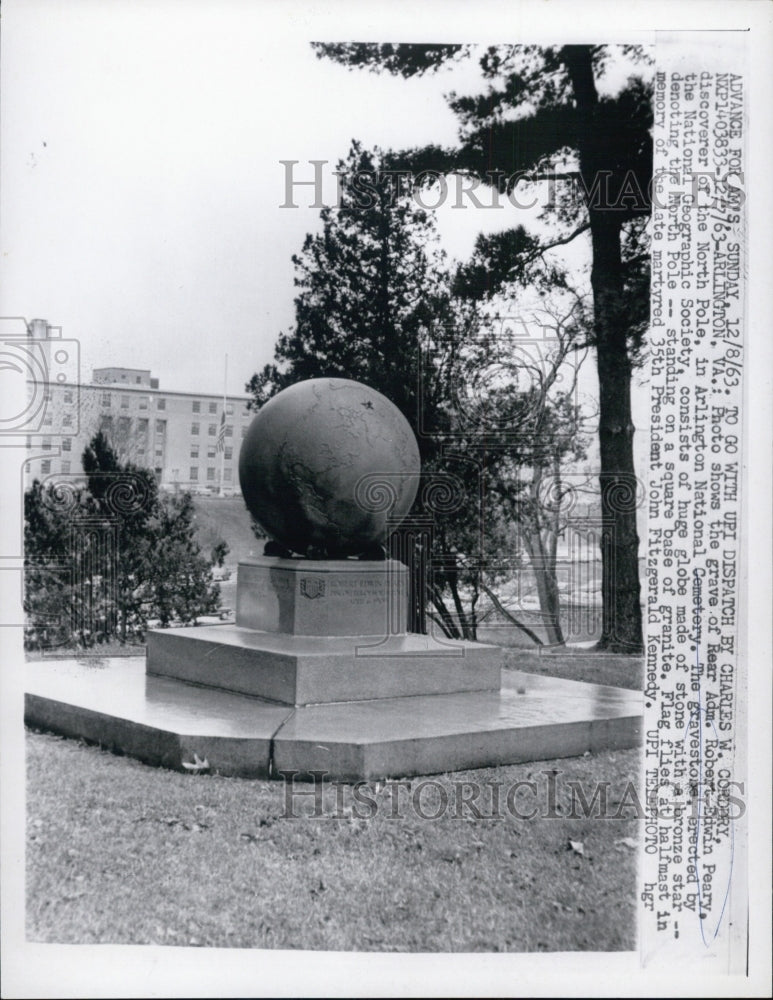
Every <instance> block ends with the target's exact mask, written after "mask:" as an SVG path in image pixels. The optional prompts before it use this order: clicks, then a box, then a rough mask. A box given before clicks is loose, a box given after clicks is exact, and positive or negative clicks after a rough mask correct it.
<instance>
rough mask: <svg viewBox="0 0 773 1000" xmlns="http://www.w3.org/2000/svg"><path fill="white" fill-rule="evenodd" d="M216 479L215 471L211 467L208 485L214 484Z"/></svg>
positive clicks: (208, 473)
mask: <svg viewBox="0 0 773 1000" xmlns="http://www.w3.org/2000/svg"><path fill="white" fill-rule="evenodd" d="M214 479H215V470H214V469H213V468H212V466H211V465H210V467H209V468H208V469H207V482H208V483H211V482H214Z"/></svg>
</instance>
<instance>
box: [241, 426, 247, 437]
mask: <svg viewBox="0 0 773 1000" xmlns="http://www.w3.org/2000/svg"><path fill="white" fill-rule="evenodd" d="M242 437H247V428H246V427H242Z"/></svg>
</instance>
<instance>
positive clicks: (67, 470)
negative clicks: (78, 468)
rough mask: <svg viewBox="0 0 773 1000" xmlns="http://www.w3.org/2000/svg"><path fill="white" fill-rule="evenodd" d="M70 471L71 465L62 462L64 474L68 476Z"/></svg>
mask: <svg viewBox="0 0 773 1000" xmlns="http://www.w3.org/2000/svg"><path fill="white" fill-rule="evenodd" d="M69 471H70V463H69V462H62V472H64V473H65V475H66V474H68V473H69Z"/></svg>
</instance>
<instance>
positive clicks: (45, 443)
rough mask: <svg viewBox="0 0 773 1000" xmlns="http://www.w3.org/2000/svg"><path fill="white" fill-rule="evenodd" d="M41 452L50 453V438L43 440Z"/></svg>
mask: <svg viewBox="0 0 773 1000" xmlns="http://www.w3.org/2000/svg"><path fill="white" fill-rule="evenodd" d="M43 451H51V438H43Z"/></svg>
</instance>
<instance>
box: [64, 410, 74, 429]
mask: <svg viewBox="0 0 773 1000" xmlns="http://www.w3.org/2000/svg"><path fill="white" fill-rule="evenodd" d="M62 425H63V426H64V427H72V413H65V415H64V416H63V417H62Z"/></svg>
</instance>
